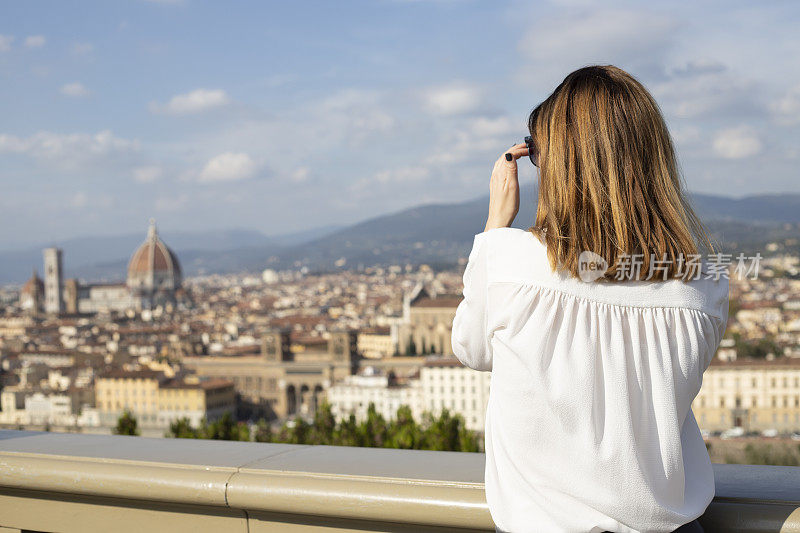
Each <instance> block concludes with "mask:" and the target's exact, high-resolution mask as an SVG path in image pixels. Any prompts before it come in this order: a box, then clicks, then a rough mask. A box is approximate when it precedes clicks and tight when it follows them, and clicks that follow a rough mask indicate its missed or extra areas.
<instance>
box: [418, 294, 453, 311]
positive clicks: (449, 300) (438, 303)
mask: <svg viewBox="0 0 800 533" xmlns="http://www.w3.org/2000/svg"><path fill="white" fill-rule="evenodd" d="M462 299H463V298H462V297H459V296H439V297H437V298H426V297H423V298H419V299H418V300H417V301H415V302H414V303H412V304H411V307H442V308H445V307H447V308H451V307H458V304H459V303H461V300H462Z"/></svg>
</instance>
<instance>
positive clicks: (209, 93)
mask: <svg viewBox="0 0 800 533" xmlns="http://www.w3.org/2000/svg"><path fill="white" fill-rule="evenodd" d="M229 103H230V99H229V98H228V95H227V94H226V93H225V91H223V90H221V89H196V90H194V91H192V92H189V93H186V94H179V95H177V96H173V97H172V98H171V99H170V101H169V102H167V103H166V104H163V105H160V104H157V103H152V104H151V105H150V109H151V111H153V112H155V113H167V114H171V115H188V114H191V113H200V112H202V111H206V110H208V109H213V108H215V107H220V106H224V105H227V104H229Z"/></svg>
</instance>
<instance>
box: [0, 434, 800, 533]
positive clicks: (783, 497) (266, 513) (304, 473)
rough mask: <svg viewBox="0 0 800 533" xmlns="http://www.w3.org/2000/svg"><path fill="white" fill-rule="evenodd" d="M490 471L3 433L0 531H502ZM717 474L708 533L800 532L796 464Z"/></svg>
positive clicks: (355, 453) (402, 460) (398, 456)
mask: <svg viewBox="0 0 800 533" xmlns="http://www.w3.org/2000/svg"><path fill="white" fill-rule="evenodd" d="M483 468H484V456H483V455H482V454H470V453H455V452H428V451H414V450H391V449H383V448H349V447H337V446H299V445H288V444H258V443H246V442H226V441H204V440H184V439H151V438H141V437H122V436H103V435H80V434H72V433H47V432H36V431H14V430H4V431H0V531H2V532H6V531H36V532H40V531H41V532H56V531H58V532H73V531H74V532H95V531H103V532H105V531H115V532H127V531H130V532H134V531H135V532H137V533H138V532H142V531H144V532H148V533H156V532H160V531H170V532H179V531H191V532H192V533H200V532H203V531H214V532H220V531H225V532H227V531H242V532H251V533H257V532H267V531H270V532H272V531H302V530H312V529H318V530H323V531H329V532H334V531H392V532H401V531H403V532H412V531H413V532H425V531H429V532H433V531H438V532H441V531H494V524H493V522H492V519H491V516H490V515H489V511H488V509H487V507H486V500H485V498H484V493H483V482H482V481H483ZM714 471H715V475H716V482H717V496H716V498H715V499H714V502H713V503H712V504H711V505H710V506H709V508H708V510H707V512H706V514H705V515H704V516H703V517H701V523H702V524H703V525H704V526H705V528H706V531H709V532H714V531H724V532H734V533H735V532H770V533H773V532H775V533H777V532H784V533H785V532H800V468H796V467H770V466H740V465H714ZM4 528H7V529H4ZM323 528H324V529H323Z"/></svg>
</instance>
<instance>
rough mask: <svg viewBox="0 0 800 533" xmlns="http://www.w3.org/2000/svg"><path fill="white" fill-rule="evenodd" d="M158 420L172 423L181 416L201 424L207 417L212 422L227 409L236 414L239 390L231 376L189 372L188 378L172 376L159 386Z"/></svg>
mask: <svg viewBox="0 0 800 533" xmlns="http://www.w3.org/2000/svg"><path fill="white" fill-rule="evenodd" d="M158 404H159V413H158V423H159V425H161V426H164V427H168V426H169V425H170V424H171V423H172V422H174V421H176V420H178V419H180V418H188V419H189V423H190V424H191V425H192V426H194V427H199V426H200V423H201V421H202V419H203V418H204V417H205V418H206V420H208V421H209V422H211V421H214V420H217V419H219V418H220V417H222V415H224V414H225V413H226V412H229V413H230V414H231V415H232V416H234V417H235V416H236V391H235V389H234V384H233V382H232V381H230V380H227V379H216V378H211V379H203V380H201V379H199V378H198V377H197V376H187V377H186V379H185V380H172V381H169V382H167V383H164V384H162V385H161V386H160V387H159V389H158Z"/></svg>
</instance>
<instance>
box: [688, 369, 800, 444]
mask: <svg viewBox="0 0 800 533" xmlns="http://www.w3.org/2000/svg"><path fill="white" fill-rule="evenodd" d="M692 411H693V412H694V415H695V418H696V419H697V424H698V425H699V426H700V428H701V429H706V430H708V431H717V430H725V429H730V428H732V427H741V428H743V429H744V430H745V431H763V430H765V429H775V430H777V431H779V432H794V431H800V360H799V359H792V358H779V359H775V360H772V361H767V360H736V361H720V360H719V359H717V358H714V360H713V361H712V363H711V365H710V366H709V367H708V369H707V370H706V371H705V373H704V374H703V384H702V386H701V387H700V393H699V394H698V395H697V397H696V398H695V399H694V401H693V402H692Z"/></svg>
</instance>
